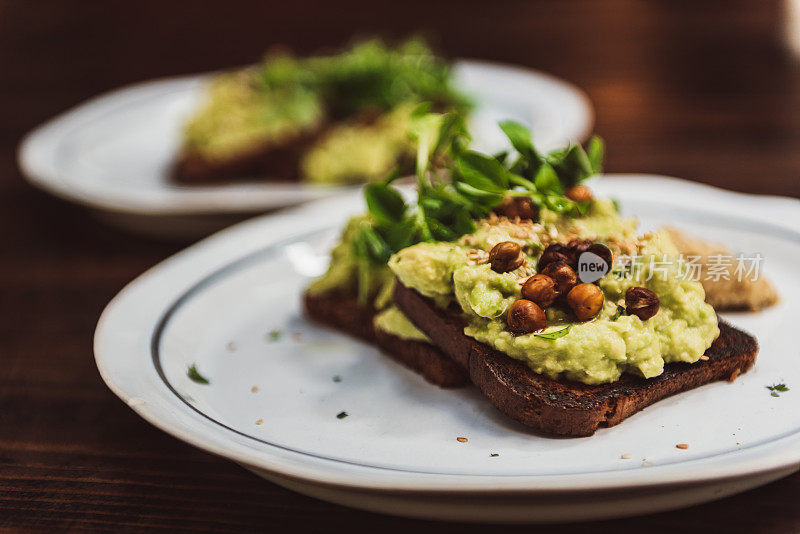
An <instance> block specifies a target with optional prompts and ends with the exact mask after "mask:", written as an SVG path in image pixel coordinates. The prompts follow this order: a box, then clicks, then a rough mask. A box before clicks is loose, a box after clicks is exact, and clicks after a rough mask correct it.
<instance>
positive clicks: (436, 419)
mask: <svg viewBox="0 0 800 534" xmlns="http://www.w3.org/2000/svg"><path fill="white" fill-rule="evenodd" d="M595 187H596V188H597V190H598V191H599V192H600V194H602V195H604V196H610V197H612V198H617V199H619V200H620V201H621V203H622V206H623V210H624V211H625V212H626V213H627V214H637V215H638V216H640V219H641V222H642V227H643V229H648V228H654V227H657V226H660V225H662V224H664V223H669V224H674V225H678V226H681V227H690V228H691V229H692V231H693V232H694V233H696V234H699V235H703V236H705V237H707V238H711V239H715V240H719V241H722V242H725V243H727V244H729V245H730V246H731V247H732V248H733V249H734V250H738V251H742V252H746V253H753V252H757V253H761V254H762V255H763V256H764V257H765V260H764V262H763V265H762V267H763V269H764V272H766V274H767V275H768V276H769V277H770V278H771V279H772V280H773V282H774V283H775V284H776V285H777V287H778V288H780V291H781V294H782V297H783V300H782V302H781V303H780V304H779V305H778V306H776V307H773V308H771V309H769V310H767V311H764V312H762V313H760V314H731V315H727V316H726V318H727V319H728V320H729V321H730V322H732V323H733V324H735V325H736V326H739V327H740V328H743V329H745V330H748V331H750V332H752V333H754V334H755V335H756V336H757V338H758V339H759V342H760V344H761V353H760V355H759V358H758V362H757V364H756V366H755V368H754V369H753V370H751V371H750V372H748V373H746V374H745V375H742V376H741V377H739V379H738V380H736V381H735V382H734V383H727V382H721V383H715V384H710V385H707V386H704V387H701V388H698V389H696V390H693V391H690V392H686V393H683V394H680V395H677V396H675V397H672V398H669V399H666V400H664V401H661V402H659V403H657V404H655V405H654V406H651V407H649V408H647V409H645V410H644V411H642V412H640V413H638V414H636V415H634V416H633V417H631V418H630V419H628V420H626V421H625V422H624V423H622V424H621V425H619V426H617V427H614V428H610V429H601V430H599V431H598V432H597V433H596V434H595V435H594V436H592V437H589V438H580V439H552V438H546V437H541V436H537V435H534V434H532V433H530V432H529V431H527V430H526V429H525V428H524V427H522V426H520V425H518V424H516V423H514V422H512V421H511V420H509V419H507V418H505V417H504V416H502V415H501V414H500V413H499V412H497V411H496V410H495V409H494V408H493V407H492V406H491V405H490V404H489V403H488V402H487V401H486V400H485V399H484V398H483V397H482V396H481V395H480V394H479V393H477V392H476V390H474V389H473V388H464V389H461V390H442V389H439V388H437V387H434V386H431V385H429V384H427V383H426V382H425V381H424V380H423V379H422V378H420V377H419V376H418V375H416V374H414V373H413V372H411V371H408V370H406V369H405V368H403V367H401V366H400V365H398V364H396V363H394V362H393V361H392V360H391V359H390V358H388V357H385V356H383V355H381V354H380V353H379V352H378V351H377V350H375V349H374V348H372V347H370V346H367V345H365V344H363V343H360V342H357V341H354V340H352V339H350V338H348V337H346V336H344V335H340V334H339V333H337V332H335V331H332V330H329V329H327V328H322V327H318V326H315V325H313V324H310V323H309V322H308V321H306V319H305V318H304V317H303V315H302V313H301V307H300V296H301V292H302V291H303V288H304V287H305V285H306V284H307V283H308V282H309V279H310V277H311V276H314V275H316V274H318V273H319V272H320V271H321V270H322V269H324V266H325V262H326V254H327V249H328V247H329V246H330V245H331V244H332V243H333V242H334V240H335V238H336V235H337V233H338V231H339V228H340V226H341V224H342V223H343V222H344V221H345V219H346V218H347V217H348V216H349V215H351V214H355V213H359V212H361V211H362V209H363V208H362V206H363V204H362V199H361V197H360V195H359V194H358V193H356V192H352V193H349V194H346V195H341V196H337V197H334V198H330V199H326V200H322V201H318V202H314V203H311V204H307V205H305V206H302V207H300V208H296V209H293V210H290V211H288V212H285V213H283V214H279V215H274V216H267V217H260V218H257V219H253V220H251V221H248V222H245V223H242V224H239V225H237V226H234V227H232V228H229V229H227V230H224V231H222V232H220V233H218V234H216V235H214V236H212V237H210V238H208V239H206V240H204V241H202V242H200V243H198V244H197V245H194V246H192V247H191V248H189V249H187V250H185V251H184V252H181V253H179V254H177V255H176V256H174V257H172V258H170V259H168V260H166V261H164V262H163V263H161V264H160V265H158V266H156V267H154V268H153V269H151V270H150V271H148V272H146V273H145V274H143V275H142V276H141V277H139V278H138V279H136V280H135V281H134V282H132V283H131V284H129V285H128V286H127V287H126V288H125V289H124V290H123V291H122V292H121V293H120V294H119V295H118V296H117V297H116V298H115V299H114V300H113V301H112V302H111V303H110V304H109V305H108V307H107V308H106V310H105V311H104V312H103V315H102V317H101V319H100V322H99V325H98V327H97V332H96V335H95V354H96V358H97V365H98V368H99V369H100V373H101V374H102V376H103V379H104V380H105V381H106V383H107V384H108V385H109V387H110V388H111V389H112V390H113V391H114V392H115V393H116V394H117V395H118V396H119V397H120V398H122V399H123V400H124V401H125V402H127V403H128V404H129V405H130V406H131V407H132V408H133V409H134V410H136V412H137V413H139V414H140V415H141V416H142V417H143V418H145V419H146V420H148V421H149V422H151V423H152V424H154V425H156V426H158V427H159V428H161V429H163V430H165V431H166V432H168V433H170V434H172V435H173V436H176V437H178V438H180V439H182V440H184V441H187V442H188V443H191V444H193V445H196V446H197V447H200V448H202V449H205V450H207V451H210V452H213V453H216V454H219V455H221V456H224V457H226V458H230V459H231V460H234V461H236V462H239V463H241V464H243V465H245V466H246V467H248V468H249V469H251V470H253V471H255V472H256V473H258V474H260V475H262V476H264V477H265V478H268V479H270V480H273V481H274V482H276V483H278V484H281V485H284V486H286V487H289V488H293V489H295V490H297V491H300V492H303V493H307V494H309V495H313V496H317V497H319V498H322V499H326V500H330V501H333V502H337V503H341V504H345V505H349V506H353V507H357V508H365V509H369V510H376V511H381V512H387V513H393V514H402V515H409V516H416V517H428V518H441V519H460V520H476V521H484V520H485V521H488V520H493V521H563V520H579V519H591V518H605V517H615V516H625V515H632V514H640V513H649V512H655V511H660V510H665V509H671V508H677V507H681V506H687V505H690V504H696V503H700V502H704V501H708V500H711V499H715V498H719V497H722V496H725V495H730V494H732V493H736V492H739V491H743V490H745V489H748V488H752V487H755V486H757V485H759V484H763V483H765V482H768V481H771V480H774V479H776V478H779V477H781V476H785V475H787V474H789V473H791V472H793V471H795V470H797V469H798V468H800V409H798V408H800V391H798V390H797V389H796V388H798V387H800V386H798V385H800V365H798V361H799V360H798V352H797V341H796V324H797V317H798V316H800V284H798V278H797V274H796V273H797V265H798V264H800V232H798V228H800V202H798V201H796V200H791V199H783V198H777V197H756V196H747V195H741V194H735V193H730V192H726V191H722V190H719V189H714V188H710V187H706V186H701V185H697V184H692V183H689V182H684V181H680V180H675V179H667V178H660V177H652V176H633V175H631V176H627V177H625V176H609V177H605V178H603V179H602V180H600V181H598V183H597V184H596V186H595ZM272 331H277V332H280V334H281V335H280V338H279V339H277V340H274V339H272V336H270V332H272ZM193 363H196V364H197V367H198V369H199V370H200V372H201V373H202V374H204V375H205V376H207V377H208V378H210V380H211V384H210V385H201V384H197V383H195V382H192V381H191V380H190V379H189V378H188V377H187V368H188V366H189V365H191V364H193ZM335 376H338V377H341V381H334V379H333V377H335ZM775 383H787V384H788V385H789V386H790V388H792V389H791V390H790V391H788V392H786V393H783V394H781V395H780V397H777V398H776V397H772V396H770V392H769V391H768V390H767V389H766V388H765V386H768V385H771V384H775ZM253 386H256V388H257V391H255V392H253ZM342 411H345V412H347V413H348V414H349V416H348V417H346V418H343V419H339V418H337V414H339V413H340V412H342ZM461 436H463V437H466V438H468V440H469V441H468V442H466V443H461V442H459V441H457V440H456V438H457V437H461ZM678 443H688V444H689V449H688V450H680V449H677V448H676V447H675V445H676V444H678ZM492 453H496V454H498V455H499V456H496V457H492V456H490V455H491V454H492ZM623 454H630V455H632V458H630V459H621V458H620V456H621V455H623Z"/></svg>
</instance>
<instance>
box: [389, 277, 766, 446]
mask: <svg viewBox="0 0 800 534" xmlns="http://www.w3.org/2000/svg"><path fill="white" fill-rule="evenodd" d="M395 303H396V304H397V306H398V307H399V308H400V309H401V310H402V311H403V312H404V313H405V314H406V316H407V317H408V318H409V319H410V320H411V321H412V322H413V323H414V324H415V325H416V326H417V327H418V328H419V329H420V330H422V331H423V332H425V333H426V334H427V335H428V336H429V337H430V338H431V339H432V340H433V342H434V343H435V344H436V345H437V346H438V347H439V348H440V349H441V350H442V351H443V352H444V353H445V354H447V355H448V356H450V357H451V358H452V359H453V360H454V361H456V362H458V364H459V365H461V366H462V368H464V369H465V370H466V371H467V372H468V373H469V377H470V380H471V381H472V382H473V384H475V385H476V386H477V387H478V388H479V389H480V390H481V391H482V392H483V394H484V395H486V397H488V399H489V401H490V402H491V403H492V404H493V405H494V406H495V407H496V408H498V409H499V410H500V411H501V412H503V413H504V414H506V415H508V416H509V417H511V418H513V419H516V420H517V421H519V422H521V423H522V424H524V425H527V426H529V427H531V428H532V429H534V430H536V431H538V432H541V433H544V434H552V435H558V436H575V437H577V436H590V435H592V434H593V433H594V432H595V431H596V430H597V428H598V427H600V426H614V425H617V424H619V423H621V422H622V421H623V420H624V419H625V418H627V417H629V416H630V415H632V414H634V413H636V412H637V411H639V410H641V409H643V408H644V407H646V406H648V405H650V404H652V403H654V402H656V401H658V400H661V399H663V398H665V397H668V396H670V395H673V394H675V393H679V392H681V391H686V390H688V389H692V388H695V387H698V386H701V385H703V384H707V383H709V382H714V381H717V380H729V379H734V378H735V377H736V376H737V375H738V374H739V373H743V372H745V371H747V370H748V369H750V368H751V367H752V366H753V364H754V363H755V359H756V355H757V353H758V343H757V342H756V340H755V338H753V337H752V336H750V335H748V334H745V333H744V332H742V331H740V330H737V329H736V328H733V327H732V326H730V325H728V324H727V323H724V322H720V335H719V338H717V340H716V341H714V343H713V344H712V346H711V347H710V348H709V349H708V350H707V351H706V356H708V360H706V361H699V362H697V363H694V364H688V363H670V364H668V365H666V366H665V369H664V373H663V374H661V375H660V376H658V377H654V378H650V379H644V378H640V377H635V376H632V375H628V374H624V375H623V376H622V378H620V379H619V380H618V381H616V382H613V383H610V384H602V385H587V384H583V383H580V382H570V381H565V380H552V379H550V378H548V377H546V376H544V375H540V374H536V373H534V372H533V371H532V370H531V369H530V368H529V367H528V366H527V365H525V364H524V363H522V362H521V361H518V360H515V359H513V358H510V357H509V356H507V355H505V354H503V353H501V352H499V351H497V350H495V349H493V348H491V347H489V346H488V345H485V344H483V343H480V342H478V341H476V340H475V339H472V338H470V337H468V336H467V335H465V334H464V320H463V318H462V316H461V314H460V312H459V311H457V310H441V309H439V308H437V307H436V306H435V305H434V304H433V303H432V302H431V301H429V300H428V299H426V298H424V297H423V296H421V295H420V294H419V293H417V292H416V291H414V290H412V289H409V288H407V287H405V286H403V285H402V284H400V283H398V284H397V286H396V289H395Z"/></svg>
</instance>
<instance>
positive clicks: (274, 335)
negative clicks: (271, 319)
mask: <svg viewBox="0 0 800 534" xmlns="http://www.w3.org/2000/svg"><path fill="white" fill-rule="evenodd" d="M281 335H282V333H281V331H280V330H271V331H270V333H269V334H267V339H268V340H269V341H278V340H279V339H280V338H281Z"/></svg>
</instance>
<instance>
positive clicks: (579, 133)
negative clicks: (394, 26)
mask: <svg viewBox="0 0 800 534" xmlns="http://www.w3.org/2000/svg"><path fill="white" fill-rule="evenodd" d="M453 66H454V69H458V68H460V67H464V66H466V67H468V68H485V69H493V70H496V71H498V72H506V73H514V74H515V75H524V76H529V77H532V78H536V79H537V81H538V82H539V83H542V84H545V85H548V86H550V87H557V88H558V89H560V91H561V95H560V97H559V98H560V99H562V100H564V101H565V102H568V103H569V106H570V107H571V108H572V107H574V109H576V110H579V114H580V115H581V116H582V118H583V120H582V121H581V122H576V123H575V124H573V125H569V128H567V129H565V131H564V132H563V135H564V136H565V137H569V138H571V139H581V140H583V139H585V138H586V137H588V135H589V134H590V133H591V131H592V127H593V125H594V116H595V114H594V108H593V106H592V103H591V100H590V99H589V97H588V95H587V94H586V92H585V91H584V90H583V89H581V88H579V87H578V86H576V85H575V84H573V83H571V82H569V81H567V80H564V79H561V78H558V77H557V76H554V75H552V74H549V73H546V72H543V71H540V70H538V69H533V68H529V67H525V66H520V65H513V64H507V63H502V62H496V61H490V60H484V59H471V58H456V59H455V60H453ZM218 72H220V71H210V72H204V73H198V74H187V75H180V76H167V77H160V78H155V79H152V80H145V81H140V82H135V83H131V84H127V85H123V86H121V87H118V88H115V89H111V90H109V91H106V92H103V93H101V94H99V95H95V96H93V97H90V98H88V99H86V100H84V101H82V102H79V103H77V104H75V105H74V106H72V107H70V108H69V109H67V110H66V111H63V112H61V113H59V114H58V115H56V116H54V117H52V118H50V119H48V120H46V121H45V122H43V123H41V124H39V125H38V126H36V127H34V128H33V129H31V130H30V131H28V132H27V133H26V134H25V135H24V136H23V137H22V139H21V141H20V143H19V145H18V146H17V150H16V156H17V165H18V167H19V169H20V171H21V173H22V175H23V177H24V178H25V179H26V180H27V181H28V182H29V183H30V184H32V185H33V186H35V187H37V188H39V189H41V190H43V191H45V192H47V193H49V194H51V195H54V196H56V197H58V198H61V199H64V200H67V201H70V202H73V203H76V204H78V205H82V206H85V207H89V208H92V209H97V210H102V211H107V212H112V213H120V214H127V215H141V216H171V215H174V216H187V215H217V214H237V213H238V214H241V213H253V212H257V211H259V210H264V209H274V208H280V207H287V206H293V205H297V204H298V203H300V202H306V201H313V200H317V199H320V198H323V197H327V196H330V195H335V194H340V193H346V192H348V191H352V190H354V189H357V188H358V187H360V185H354V186H347V185H345V186H325V185H312V184H299V183H298V184H288V185H287V184H270V183H258V182H253V183H246V182H241V183H237V184H236V185H237V187H238V188H239V189H238V190H228V189H226V187H227V184H225V185H216V186H215V185H211V186H196V187H187V188H186V191H183V192H181V194H180V197H179V200H175V199H164V200H160V201H155V200H153V199H142V198H131V197H128V198H115V197H110V196H107V195H104V194H103V193H102V191H101V192H100V193H99V194H98V192H97V191H94V190H92V189H91V188H86V189H85V190H84V189H81V188H80V187H76V184H80V183H81V182H80V180H77V181H76V180H70V181H65V180H64V179H63V177H62V176H63V175H62V173H60V172H59V171H58V170H55V169H52V168H50V169H48V167H52V166H53V164H52V161H46V162H43V161H42V156H41V154H42V153H46V152H48V150H52V149H53V148H55V147H56V146H58V143H60V141H61V139H62V138H63V137H64V136H65V135H66V133H67V131H68V130H69V129H71V128H72V127H73V125H74V124H76V123H79V122H80V121H84V120H87V117H90V116H92V115H93V114H95V113H98V112H99V110H102V109H105V108H115V107H119V106H120V105H124V104H125V103H126V102H130V100H131V98H135V95H137V94H138V93H140V92H143V91H159V92H163V91H165V90H168V89H169V87H170V86H176V85H177V86H184V85H191V84H197V83H202V81H203V80H205V79H207V78H208V77H210V76H212V75H213V74H215V73H218ZM51 138H55V141H53V140H52V139H51ZM154 190H155V189H154ZM248 190H250V191H248ZM252 191H256V192H260V195H261V196H258V197H255V198H254V197H253V196H252V195H251V194H250V193H251V192H252ZM209 192H213V193H214V194H215V195H220V194H228V195H230V196H231V197H232V198H227V199H222V200H220V199H219V198H217V199H213V198H208V196H209V195H208V193H209ZM200 195H205V196H200ZM268 195H277V196H279V197H280V196H282V195H287V196H289V195H291V196H292V197H293V199H292V200H287V199H285V198H283V199H280V198H279V199H278V200H276V201H270V200H269V199H267V198H264V197H266V196H268Z"/></svg>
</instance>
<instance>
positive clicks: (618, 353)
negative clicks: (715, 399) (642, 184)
mask: <svg viewBox="0 0 800 534" xmlns="http://www.w3.org/2000/svg"><path fill="white" fill-rule="evenodd" d="M609 204H610V203H604V202H602V201H596V202H595V203H594V207H593V209H592V210H590V212H589V213H588V214H587V215H586V216H585V217H582V218H579V219H567V218H561V217H557V216H554V215H555V214H544V215H543V217H542V221H543V224H515V223H511V222H510V221H507V220H505V219H501V220H499V221H483V222H481V223H479V227H478V230H477V231H476V232H475V233H474V234H470V235H466V236H464V237H462V238H461V239H460V240H459V241H458V242H456V243H420V244H417V245H414V246H411V247H408V248H406V249H403V250H401V251H400V252H398V253H396V254H394V255H393V256H392V257H391V259H390V260H389V268H390V269H391V270H392V272H393V273H394V274H395V275H396V276H397V278H398V280H400V282H402V283H403V284H404V285H406V286H408V287H411V288H413V289H415V290H417V291H418V292H420V293H421V294H423V295H425V296H427V297H432V298H433V299H434V300H435V301H436V302H437V303H438V304H439V305H440V306H444V305H446V304H448V303H451V302H453V301H455V302H456V303H458V305H459V306H460V307H461V310H462V311H463V313H464V315H465V318H466V319H467V323H468V324H467V326H466V328H465V330H464V332H465V333H466V334H467V335H468V336H470V337H473V338H475V339H477V340H478V341H481V342H483V343H486V344H488V345H491V346H492V347H494V348H496V349H497V350H499V351H501V352H504V353H505V354H508V355H509V356H511V357H512V358H516V359H519V360H521V361H523V362H525V363H526V364H527V365H528V366H529V367H530V368H531V369H533V370H534V371H535V372H537V373H540V374H544V375H547V376H549V377H551V378H566V379H569V380H576V381H580V382H584V383H587V384H601V383H606V382H613V381H615V380H617V379H619V377H620V376H621V375H622V373H631V374H635V375H639V376H643V377H646V378H650V377H654V376H657V375H659V374H661V372H662V371H663V368H664V364H665V363H666V362H676V361H682V362H690V363H692V362H695V361H697V360H698V359H699V358H700V356H701V355H702V354H703V353H704V352H705V350H706V349H707V348H708V347H709V346H710V345H711V343H712V342H713V341H714V339H716V337H717V336H718V335H719V328H718V325H717V316H716V313H715V312H714V310H713V308H712V307H711V306H709V305H708V304H706V303H705V302H704V298H705V293H704V291H703V288H702V286H701V285H700V284H699V283H698V282H694V281H691V280H687V279H684V277H682V276H680V272H679V269H680V264H679V262H678V260H677V258H675V257H673V256H671V254H674V247H673V246H672V244H671V243H670V242H669V238H668V237H666V236H665V235H664V234H661V233H658V234H653V235H648V236H645V237H641V238H636V237H635V232H634V228H635V224H636V223H635V221H632V220H625V219H621V218H620V217H619V216H618V215H617V214H616V211H615V210H613V207H611V206H609ZM554 237H555V240H556V241H559V242H566V241H567V240H568V238H572V237H586V238H591V239H596V240H598V241H606V242H608V244H609V247H610V248H611V249H612V251H613V252H614V254H615V257H617V256H618V255H619V253H620V246H621V245H620V243H622V244H625V243H627V246H629V247H630V246H633V247H635V252H636V253H637V254H639V256H638V260H637V262H636V264H635V268H633V269H626V270H615V271H612V272H610V273H608V274H606V275H605V276H604V277H603V278H601V279H600V281H599V282H598V283H599V287H600V289H601V290H602V291H603V294H604V298H605V302H604V306H603V309H602V310H601V312H600V313H599V314H598V316H596V317H595V318H594V319H592V320H590V321H587V322H575V320H574V317H572V316H571V315H570V314H567V313H565V312H563V311H561V310H559V309H557V308H549V309H548V310H546V314H547V319H548V327H547V328H546V330H545V331H544V332H545V333H546V332H551V331H556V330H561V329H563V328H565V327H566V326H567V325H571V329H570V330H569V332H568V333H567V334H566V335H565V336H563V337H560V338H557V339H545V338H540V337H537V336H536V335H535V334H527V335H514V334H512V333H511V332H510V331H509V330H508V329H507V326H506V319H505V315H506V312H507V311H508V308H509V306H510V305H511V304H512V303H513V302H514V301H516V300H518V299H519V298H521V293H520V287H521V282H522V281H524V280H525V279H527V278H528V277H529V276H530V275H532V274H534V270H533V266H535V262H536V258H538V256H539V255H540V254H541V251H542V248H543V246H542V245H543V242H545V241H546V239H553V238H554ZM506 240H513V241H516V242H518V243H519V244H520V245H521V246H522V247H523V250H524V251H525V253H526V254H527V255H528V262H527V264H523V266H522V267H520V268H519V269H517V270H516V271H513V272H511V273H503V274H500V273H496V272H494V271H493V270H492V269H491V268H490V266H489V264H488V263H487V262H486V252H487V251H488V250H490V249H491V247H492V246H494V245H495V244H496V243H498V242H500V241H506ZM631 286H641V287H646V288H647V289H650V290H651V291H653V292H655V293H656V294H657V295H658V297H659V299H660V302H661V305H660V310H659V312H658V313H657V314H656V315H655V316H654V317H652V318H650V319H648V320H646V321H642V320H640V319H639V318H638V317H636V316H633V315H622V316H620V317H619V318H617V319H616V320H615V319H614V317H615V315H616V311H617V304H618V303H623V304H624V298H625V291H626V290H627V289H628V288H629V287H631ZM540 333H541V332H540Z"/></svg>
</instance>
